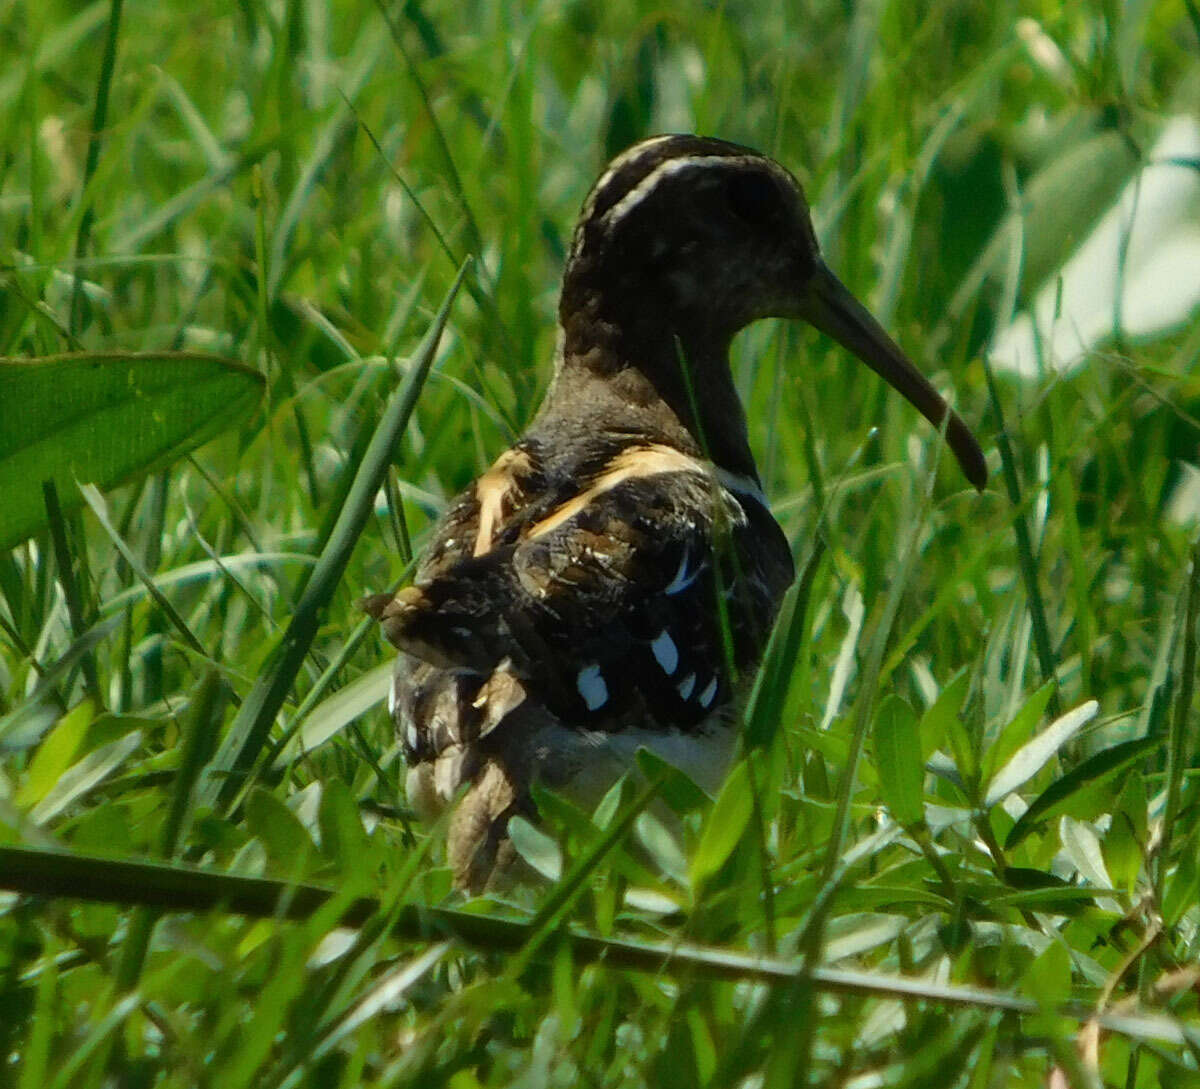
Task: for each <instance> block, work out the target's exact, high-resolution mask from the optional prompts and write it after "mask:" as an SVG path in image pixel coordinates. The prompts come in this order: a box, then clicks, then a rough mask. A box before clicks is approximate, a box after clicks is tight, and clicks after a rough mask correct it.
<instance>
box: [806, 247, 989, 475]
mask: <svg viewBox="0 0 1200 1089" xmlns="http://www.w3.org/2000/svg"><path fill="white" fill-rule="evenodd" d="M800 316H801V317H802V318H804V319H805V320H806V321H807V322H809V323H810V324H811V325H814V326H816V328H818V329H820V330H821V332H822V333H825V334H827V335H828V336H831V337H833V339H834V340H836V341H837V342H838V343H839V344H840V345H841V346H842V347H843V348H845V349H846V350H847V351H849V352H851V353H853V354H854V355H855V356H856V357H857V358H858V359H860V360H862V362H864V363H865V364H866V365H867V366H868V367H870V368H871V369H872V370H873V371H874V372H875V373H876V374H878V375H879V376H880V377H881V378H883V379H884V381H886V382H887V383H888V384H889V385H890V386H892V388H893V389H895V390H898V391H899V392H900V393H901V394H903V395H904V397H905V399H906V400H908V402H909V403H910V404H911V405H912V406H913V407H914V408H915V409H916V410H917V411H918V412H920V413H921V415H922V416H924V417H925V419H927V420H928V421H929V422H930V423H931V424H933V426H934V427H936V428H937V429H938V430H939V431H941V430H942V429H943V428H944V429H945V434H946V443H947V445H948V446H949V447H950V450H951V451H952V453H953V454H954V456H955V458H956V459H957V460H958V464H959V467H960V468H961V469H962V471H963V475H964V476H965V477H966V478H967V479H968V480H969V481H970V482H971V483H972V484H973V485H974V486H975V487H976V488H977V489H978V490H979V491H983V489H984V487H985V486H986V485H987V478H988V471H987V460H986V459H985V458H984V456H983V450H982V449H981V448H980V446H979V443H978V441H977V440H976V438H975V436H974V435H973V434H972V433H971V429H970V428H969V427H967V425H966V424H965V423H964V422H963V420H962V418H961V417H960V416H959V415H958V414H957V413H956V412H955V411H954V410H953V409H952V408H951V407H950V406H949V405H948V404H946V402H945V400H944V399H943V397H942V395H941V394H940V393H938V391H937V390H936V389H934V388H933V386H932V385H931V384H930V382H929V379H927V378H926V377H925V376H924V375H923V374H922V373H921V372H920V371H919V370H917V368H916V367H915V366H914V365H913V364H912V362H910V360H909V358H908V357H907V356H906V355H905V354H904V353H903V352H902V351H901V350H900V348H899V347H898V346H897V345H896V342H895V341H894V340H892V338H891V337H890V336H888V335H887V333H886V332H885V331H884V329H883V327H882V326H881V325H880V324H879V322H877V321H876V320H875V319H874V318H873V317H872V316H871V313H870V311H868V310H867V308H866V307H865V306H863V304H862V303H860V302H859V301H858V300H857V299H856V298H855V297H854V296H853V295H852V294H850V291H849V290H848V289H847V288H846V286H845V285H844V284H843V283H842V282H841V280H839V279H838V278H837V277H836V276H835V275H834V274H833V273H832V272H830V271H829V269H828V268H827V267H826V266H825V265H824V264H823V263H820V262H818V264H817V269H816V271H815V272H814V273H813V275H812V278H811V279H810V280H809V283H808V291H807V293H806V296H805V298H804V300H803V303H802V305H801V308H800Z"/></svg>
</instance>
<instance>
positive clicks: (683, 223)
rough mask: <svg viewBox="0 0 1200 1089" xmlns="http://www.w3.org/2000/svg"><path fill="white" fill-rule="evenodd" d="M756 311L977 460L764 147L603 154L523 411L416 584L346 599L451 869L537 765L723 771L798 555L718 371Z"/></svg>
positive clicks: (473, 854)
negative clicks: (442, 820)
mask: <svg viewBox="0 0 1200 1089" xmlns="http://www.w3.org/2000/svg"><path fill="white" fill-rule="evenodd" d="M767 316H778V317H797V318H804V319H806V320H808V321H809V322H811V323H812V324H814V325H816V326H817V327H818V328H819V329H822V330H823V331H825V332H827V333H829V334H830V335H831V336H833V337H834V338H835V339H837V340H838V341H839V342H841V343H842V344H843V345H844V346H846V347H847V348H849V349H850V350H851V351H852V352H854V354H855V355H857V356H858V357H859V358H860V359H862V360H863V361H864V362H865V363H867V364H868V365H869V366H871V367H872V368H873V369H874V370H876V371H877V372H878V373H879V374H881V375H882V376H883V377H884V378H885V379H887V380H888V381H889V382H890V383H891V384H892V385H893V386H895V387H896V388H897V389H899V390H900V391H901V392H902V393H903V394H904V395H905V396H906V397H907V398H908V399H909V400H910V401H911V402H912V403H913V404H914V405H915V406H916V407H917V408H918V409H919V410H920V411H921V412H922V414H924V415H925V416H926V417H927V418H928V419H929V420H930V421H931V422H933V423H934V424H935V425H936V426H938V427H944V428H945V432H946V436H947V442H948V443H949V445H950V447H951V449H952V450H953V451H954V453H955V455H956V456H957V458H958V461H959V464H960V465H961V467H962V469H963V471H964V473H965V474H966V476H967V477H968V479H969V480H971V482H972V483H973V484H975V485H976V486H977V487H982V486H983V484H984V482H985V480H986V467H985V464H984V460H983V455H982V452H981V451H980V449H979V446H978V444H977V443H976V442H975V440H974V438H973V437H972V436H971V434H970V432H969V431H968V430H967V428H966V426H965V424H963V423H962V421H961V420H960V419H959V418H958V417H957V416H956V415H954V414H953V413H952V412H951V411H950V409H949V408H948V407H947V406H946V404H945V402H944V401H943V400H942V399H941V397H940V396H939V395H938V394H937V393H936V391H935V390H934V389H933V387H932V386H931V385H930V384H929V383H928V382H927V381H926V380H925V379H924V378H922V377H921V376H920V374H919V373H918V372H917V371H916V370H915V368H914V367H913V366H912V364H911V363H909V362H908V360H907V359H906V358H905V357H904V355H903V353H901V351H900V349H899V348H897V347H896V345H895V344H894V343H893V342H892V341H891V340H890V338H889V337H888V336H887V334H886V333H885V332H884V331H883V330H882V329H881V328H880V327H879V325H878V324H877V323H876V322H875V321H874V319H872V318H871V316H870V315H869V314H868V313H867V312H866V310H864V309H863V308H862V306H861V305H860V304H859V303H857V302H856V301H855V300H854V299H853V297H852V296H851V295H850V294H849V292H848V291H846V289H845V288H844V287H842V285H841V284H840V283H839V282H838V280H837V279H836V278H835V277H834V276H833V274H832V273H831V272H829V270H828V269H827V268H826V267H825V265H824V264H823V262H822V261H821V258H820V253H819V250H818V247H817V242H816V239H815V237H814V235H813V231H812V225H811V223H810V221H809V215H808V207H807V205H806V203H805V200H804V195H803V193H802V192H801V189H800V187H799V185H798V184H797V183H796V181H795V179H794V178H793V177H792V176H791V175H790V174H789V173H788V172H787V171H786V170H784V168H783V167H781V166H780V165H779V164H778V163H776V162H774V161H773V160H771V159H768V158H767V157H765V156H762V155H759V154H758V153H757V152H754V151H751V150H749V149H748V148H744V147H739V146H738V145H735V144H729V143H725V142H724V141H720V140H713V139H708V138H704V137H698V136H663V137H656V138H654V139H652V140H647V141H643V142H642V143H640V144H638V145H636V146H635V147H633V148H631V149H629V150H628V151H627V152H625V153H624V154H623V155H621V156H618V158H617V159H615V160H614V161H613V162H612V163H611V164H610V165H609V167H608V169H607V170H606V172H605V173H604V174H603V175H602V176H601V178H600V180H599V181H598V182H597V183H596V185H595V187H594V188H593V189H592V192H591V194H590V195H589V197H588V199H587V202H586V203H585V205H584V208H583V212H582V215H581V217H580V221H579V225H578V227H577V228H576V231H575V237H574V241H573V244H572V247H571V253H570V256H569V258H568V261H567V267H566V270H565V272H564V275H563V289H562V296H561V301H560V305H559V320H560V324H561V331H562V338H561V349H560V354H559V358H558V360H557V362H556V372H555V378H554V382H553V384H552V385H551V388H550V391H549V392H548V394H547V396H546V400H545V402H544V404H543V405H542V408H541V411H540V412H539V414H538V416H537V418H536V419H535V421H534V423H533V425H532V426H531V427H530V429H529V431H528V432H527V433H526V435H525V436H524V437H523V438H522V439H521V441H520V442H519V443H518V444H517V445H516V446H514V447H513V448H512V449H511V450H509V451H507V452H505V453H504V454H502V455H501V456H500V457H499V458H498V459H497V460H496V462H495V463H494V464H493V465H492V467H491V468H490V469H489V470H488V471H487V472H486V473H484V474H483V476H481V477H480V478H479V480H478V481H477V482H476V483H475V484H474V485H473V486H472V487H470V488H468V489H467V491H466V492H464V493H463V494H462V495H461V496H459V497H458V499H456V500H455V501H454V503H453V504H452V505H451V507H450V509H449V510H448V511H447V512H446V514H445V515H444V516H443V518H442V520H441V522H440V523H439V524H438V526H437V528H436V529H435V531H434V534H433V538H432V540H431V541H430V543H429V545H428V547H427V549H426V552H425V554H424V557H423V558H422V561H421V563H420V566H419V567H418V570H417V575H416V580H415V583H414V585H413V586H410V587H408V588H406V589H404V590H401V591H400V592H399V593H397V594H395V595H378V596H376V597H373V598H369V599H367V600H366V601H365V602H364V607H365V608H366V609H367V610H368V612H370V613H371V614H372V615H373V616H375V617H376V618H378V619H379V621H380V622H381V625H382V627H383V631H384V634H385V635H386V636H387V638H388V639H389V641H390V642H392V643H393V644H394V645H395V646H396V647H397V648H398V649H399V650H400V651H401V654H400V657H399V660H398V663H397V668H396V675H395V681H394V684H393V689H392V699H391V701H390V702H391V707H392V713H393V715H394V717H395V720H396V725H397V729H398V730H399V732H400V737H401V740H402V742H403V746H404V752H405V756H406V759H407V760H408V763H409V776H408V794H409V798H410V801H411V802H412V804H413V805H414V807H415V808H417V809H418V810H419V811H421V812H423V813H427V814H430V815H432V814H433V813H436V812H437V811H438V810H440V809H442V808H444V807H445V806H446V805H448V804H450V803H451V802H454V801H455V800H456V799H458V800H457V808H456V810H455V812H454V814H453V816H452V817H451V821H450V826H449V842H448V847H447V854H448V858H449V862H450V865H451V867H452V868H453V870H454V875H455V881H456V882H457V883H458V884H459V886H460V887H462V888H464V889H466V890H468V891H471V892H477V891H480V890H482V889H484V888H486V887H488V886H489V884H491V883H494V882H495V881H496V880H498V879H500V878H502V877H503V875H504V873H505V872H506V871H507V869H508V868H509V865H510V863H511V860H512V857H513V850H512V845H511V843H510V842H509V840H508V837H507V825H508V821H509V819H510V817H512V816H513V815H514V814H517V813H523V814H526V815H529V816H533V815H534V811H533V806H532V802H531V800H530V794H529V786H530V784H531V783H532V782H533V781H534V780H535V779H540V780H541V781H543V782H544V783H545V784H546V785H548V786H550V787H551V788H553V789H557V790H562V791H565V792H567V793H569V794H573V795H575V796H577V797H581V798H583V799H588V800H594V799H595V798H597V797H598V796H599V793H600V792H601V791H602V790H603V789H605V788H606V786H607V785H609V784H610V783H611V782H612V781H613V779H614V778H615V777H616V776H617V775H619V774H620V773H621V772H622V771H623V770H624V769H625V768H626V767H627V765H628V762H629V760H630V759H631V758H632V756H633V753H634V751H635V750H636V748H637V747H638V746H639V745H647V746H648V747H651V748H654V749H656V750H657V751H658V752H659V753H660V755H662V756H664V757H665V758H666V759H667V760H669V761H670V762H671V763H674V764H676V765H677V766H679V767H681V768H683V770H685V771H687V772H688V773H689V774H690V775H691V776H692V777H693V778H694V779H696V781H697V782H699V783H700V785H702V786H704V787H705V788H707V789H709V790H714V789H715V788H716V787H717V786H718V785H719V783H720V781H721V777H722V775H723V774H724V770H725V766H726V763H727V761H728V758H729V756H730V754H731V752H732V749H733V747H734V741H735V737H736V724H737V720H738V712H739V709H740V703H741V699H742V697H743V695H744V693H745V689H746V686H747V683H748V681H749V679H750V678H751V677H752V675H753V671H754V669H755V668H756V667H757V664H758V661H759V658H760V657H761V654H762V651H763V647H764V646H765V643H766V640H767V637H768V636H769V634H770V630H771V626H772V625H773V623H774V620H775V614H776V612H777V610H778V607H779V603H780V600H781V598H782V596H783V593H784V591H785V590H786V589H787V587H788V585H789V584H790V583H791V580H792V575H793V570H792V559H791V554H790V551H789V548H788V545H787V541H786V540H785V538H784V536H783V533H782V531H781V530H780V528H779V526H778V525H777V524H776V522H775V520H774V519H773V518H772V517H771V513H770V511H769V509H768V506H767V502H766V499H765V497H764V496H763V494H762V490H761V486H760V483H759V479H758V474H757V470H756V468H755V464H754V458H753V455H752V453H751V451H750V446H749V442H748V440H747V434H746V421H745V416H744V413H743V410H742V407H741V403H740V401H739V400H738V397H737V392H736V389H735V387H734V383H733V379H732V377H731V375H730V372H729V362H728V349H729V344H730V341H731V340H732V338H733V336H734V334H735V333H737V331H738V330H739V329H741V328H742V327H743V326H745V325H747V324H749V323H750V322H752V321H754V320H755V319H757V318H760V317H767Z"/></svg>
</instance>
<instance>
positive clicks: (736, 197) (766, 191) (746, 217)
mask: <svg viewBox="0 0 1200 1089" xmlns="http://www.w3.org/2000/svg"><path fill="white" fill-rule="evenodd" d="M725 199H726V200H727V201H728V202H729V210H730V211H731V212H733V214H734V215H735V216H737V217H738V219H740V220H742V221H743V222H745V223H749V224H751V225H752V226H756V227H768V226H772V225H774V224H777V223H779V222H781V221H782V220H783V218H784V216H783V199H782V197H781V196H780V193H779V186H777V185H776V184H775V183H774V182H773V181H772V180H771V179H770V178H766V177H764V176H763V175H762V174H755V173H751V172H749V171H738V172H737V173H736V174H734V175H733V177H732V178H730V179H729V181H728V182H726V184H725Z"/></svg>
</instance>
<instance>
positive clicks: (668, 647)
mask: <svg viewBox="0 0 1200 1089" xmlns="http://www.w3.org/2000/svg"><path fill="white" fill-rule="evenodd" d="M650 649H651V650H652V651H654V660H655V661H656V662H658V664H659V665H660V666H662V669H663V672H664V673H665V674H666V675H667V676H668V677H669V676H671V674H672V673H674V672H675V670H676V669H677V668H678V667H679V648H678V647H676V646H675V640H674V639H672V638H671V637H670V635H668V634H667V629H666V628H663V630H662V631H660V632H659V633H658V638H657V639H655V640H654V642H653V643H651V644H650Z"/></svg>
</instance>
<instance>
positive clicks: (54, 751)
mask: <svg viewBox="0 0 1200 1089" xmlns="http://www.w3.org/2000/svg"><path fill="white" fill-rule="evenodd" d="M95 717H96V705H95V704H94V703H93V702H92V701H91V700H90V699H85V700H84V701H83V702H82V703H79V704H76V706H75V707H73V708H71V710H70V711H68V712H67V713H66V714H65V715H63V717H62V718H61V719H59V721H58V723H57V724H56V725H55V727H54V728H53V729H52V730H51V731H50V733H49V734H47V735H46V739H45V740H44V741H43V742H42V743H41V745H39V746H38V751H37V753H36V754H35V756H34V758H33V760H32V762H31V763H30V765H29V770H28V771H27V772H26V773H25V780H24V782H22V784H21V789H20V790H18V791H17V797H16V802H17V805H20V806H30V805H36V804H37V803H38V802H40V801H41V800H42V799H43V798H44V797H45V796H46V795H47V794H48V793H49V792H50V789H51V788H52V787H53V786H54V784H55V783H57V782H58V780H59V779H60V778H62V775H63V773H64V772H65V771H66V770H67V768H69V767H70V766H71V761H72V760H74V759H75V754H76V753H77V752H78V751H79V746H80V745H82V744H83V739H84V736H85V735H86V734H87V729H88V727H89V726H90V725H91V724H92V720H93V719H94V718H95Z"/></svg>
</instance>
